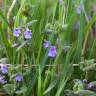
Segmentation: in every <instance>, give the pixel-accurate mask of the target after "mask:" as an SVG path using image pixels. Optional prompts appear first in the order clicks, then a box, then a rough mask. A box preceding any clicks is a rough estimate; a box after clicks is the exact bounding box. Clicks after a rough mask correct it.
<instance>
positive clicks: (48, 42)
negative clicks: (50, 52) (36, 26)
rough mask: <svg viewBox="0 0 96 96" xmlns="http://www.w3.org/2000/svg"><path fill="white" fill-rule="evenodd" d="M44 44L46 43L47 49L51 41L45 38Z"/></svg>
mask: <svg viewBox="0 0 96 96" xmlns="http://www.w3.org/2000/svg"><path fill="white" fill-rule="evenodd" d="M43 45H44V48H45V49H46V48H48V47H49V45H50V41H47V40H44V44H43Z"/></svg>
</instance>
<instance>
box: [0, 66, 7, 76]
mask: <svg viewBox="0 0 96 96" xmlns="http://www.w3.org/2000/svg"><path fill="white" fill-rule="evenodd" d="M1 71H2V73H3V74H6V73H8V66H6V65H2V66H1Z"/></svg>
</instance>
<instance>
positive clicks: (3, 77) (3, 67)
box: [0, 64, 23, 84]
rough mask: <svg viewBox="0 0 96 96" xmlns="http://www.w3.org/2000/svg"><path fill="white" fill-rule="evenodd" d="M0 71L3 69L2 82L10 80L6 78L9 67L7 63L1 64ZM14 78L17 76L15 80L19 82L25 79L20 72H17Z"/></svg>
mask: <svg viewBox="0 0 96 96" xmlns="http://www.w3.org/2000/svg"><path fill="white" fill-rule="evenodd" d="M0 71H1V72H0V73H1V75H0V84H5V83H7V82H8V80H7V79H6V76H7V75H8V72H9V67H8V66H7V65H3V64H1V65H0ZM8 77H9V76H8ZM14 78H15V81H17V82H21V81H23V75H22V74H20V73H17V74H16V75H15V77H14Z"/></svg>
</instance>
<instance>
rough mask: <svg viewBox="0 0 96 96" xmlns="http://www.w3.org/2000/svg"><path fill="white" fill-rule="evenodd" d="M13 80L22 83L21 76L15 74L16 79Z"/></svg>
mask: <svg viewBox="0 0 96 96" xmlns="http://www.w3.org/2000/svg"><path fill="white" fill-rule="evenodd" d="M15 80H16V81H18V82H20V81H22V80H23V75H21V74H17V75H16V77H15Z"/></svg>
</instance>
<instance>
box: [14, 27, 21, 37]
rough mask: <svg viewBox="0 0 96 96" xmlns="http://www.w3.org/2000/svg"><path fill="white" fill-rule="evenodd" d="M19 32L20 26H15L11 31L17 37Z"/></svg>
mask: <svg viewBox="0 0 96 96" xmlns="http://www.w3.org/2000/svg"><path fill="white" fill-rule="evenodd" d="M20 33H21V31H20V28H15V29H14V31H13V35H14V36H15V37H19V35H20Z"/></svg>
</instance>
